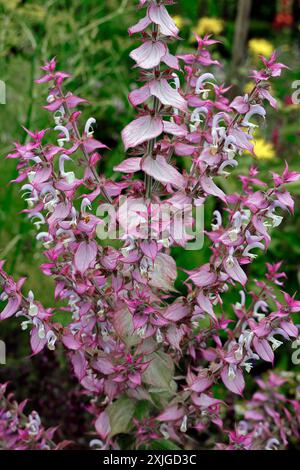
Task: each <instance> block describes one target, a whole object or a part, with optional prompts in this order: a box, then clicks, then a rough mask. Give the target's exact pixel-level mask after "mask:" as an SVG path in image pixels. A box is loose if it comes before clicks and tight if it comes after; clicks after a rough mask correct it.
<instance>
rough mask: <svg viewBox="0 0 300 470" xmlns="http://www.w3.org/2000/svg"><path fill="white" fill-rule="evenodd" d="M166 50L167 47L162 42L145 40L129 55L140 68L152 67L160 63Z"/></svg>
mask: <svg viewBox="0 0 300 470" xmlns="http://www.w3.org/2000/svg"><path fill="white" fill-rule="evenodd" d="M166 51H167V48H166V46H165V44H164V43H163V42H161V41H155V42H153V41H146V42H144V44H142V45H141V46H140V47H138V48H137V49H134V50H133V51H132V52H131V53H130V54H129V55H130V57H131V58H132V59H133V60H135V61H136V63H137V65H138V66H139V67H141V68H142V69H152V68H154V67H157V66H158V65H159V64H160V62H161V59H162V57H163V56H164V55H165V54H166Z"/></svg>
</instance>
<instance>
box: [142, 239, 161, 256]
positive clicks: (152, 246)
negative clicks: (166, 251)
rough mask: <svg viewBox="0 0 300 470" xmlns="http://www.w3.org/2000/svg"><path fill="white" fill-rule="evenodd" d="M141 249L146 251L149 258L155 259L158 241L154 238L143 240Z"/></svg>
mask: <svg viewBox="0 0 300 470" xmlns="http://www.w3.org/2000/svg"><path fill="white" fill-rule="evenodd" d="M141 250H142V252H143V253H144V255H146V256H148V257H149V258H151V259H152V261H154V260H155V258H156V255H157V251H158V250H157V243H156V241H154V240H151V241H143V242H142V243H141Z"/></svg>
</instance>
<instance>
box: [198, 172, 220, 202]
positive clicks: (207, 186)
mask: <svg viewBox="0 0 300 470" xmlns="http://www.w3.org/2000/svg"><path fill="white" fill-rule="evenodd" d="M200 182H201V185H202V188H203V190H204V191H205V192H206V193H207V194H211V195H212V196H216V197H218V198H219V199H221V200H222V201H223V202H226V195H225V193H224V192H223V191H222V190H221V189H220V188H218V186H217V185H216V184H215V183H214V182H213V180H212V179H211V178H210V177H209V176H201V178H200Z"/></svg>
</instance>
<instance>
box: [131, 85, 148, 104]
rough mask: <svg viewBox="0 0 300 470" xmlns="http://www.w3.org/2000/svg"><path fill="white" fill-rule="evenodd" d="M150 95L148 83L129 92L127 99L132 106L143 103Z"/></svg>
mask: <svg viewBox="0 0 300 470" xmlns="http://www.w3.org/2000/svg"><path fill="white" fill-rule="evenodd" d="M150 96H151V94H150V90H149V85H148V84H146V85H144V86H142V87H141V88H137V89H136V90H133V91H131V92H130V93H129V95H128V99H129V101H130V103H131V104H132V105H133V106H138V105H139V104H142V103H144V102H145V101H146V100H147V99H148V98H149V97H150Z"/></svg>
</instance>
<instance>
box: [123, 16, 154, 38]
mask: <svg viewBox="0 0 300 470" xmlns="http://www.w3.org/2000/svg"><path fill="white" fill-rule="evenodd" d="M150 24H151V20H150V18H149V17H148V16H145V17H144V18H142V19H141V20H140V21H139V22H138V23H136V24H135V25H134V26H131V28H129V29H128V33H129V35H130V36H131V35H132V34H135V33H140V32H142V31H144V29H146V28H147V27H148V26H149V25H150Z"/></svg>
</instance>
